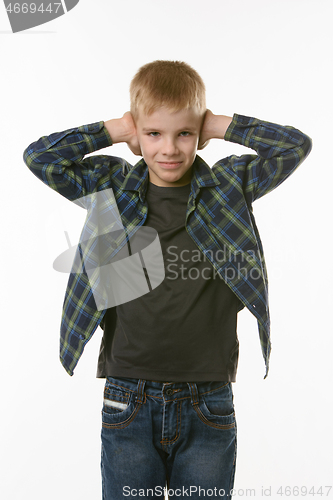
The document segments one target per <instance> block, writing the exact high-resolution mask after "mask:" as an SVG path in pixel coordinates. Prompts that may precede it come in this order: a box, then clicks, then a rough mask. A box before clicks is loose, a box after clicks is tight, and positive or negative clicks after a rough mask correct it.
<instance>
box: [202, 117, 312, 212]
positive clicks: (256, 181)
mask: <svg viewBox="0 0 333 500" xmlns="http://www.w3.org/2000/svg"><path fill="white" fill-rule="evenodd" d="M228 121H229V124H228ZM205 123H206V119H205V122H204V125H203V128H202V132H203V133H204V134H205V135H203V138H204V139H205V140H206V141H207V140H209V139H210V138H221V139H222V138H224V140H226V141H230V142H235V143H238V144H242V145H243V146H247V147H249V148H251V149H254V150H255V151H256V152H257V155H251V154H245V155H242V156H241V157H238V156H234V155H233V156H230V157H228V158H225V159H224V160H220V161H219V162H218V163H217V164H216V167H219V166H220V167H222V168H223V169H224V171H225V173H226V174H227V173H228V171H229V172H230V174H231V176H233V177H234V176H235V175H236V176H237V177H238V180H239V182H238V183H237V184H238V186H237V185H235V187H237V188H238V189H241V190H242V191H243V192H244V194H245V196H246V198H247V201H248V203H250V204H251V203H252V202H253V201H254V200H256V199H258V198H260V197H261V196H263V195H264V194H266V193H268V192H269V191H272V190H273V189H274V188H276V187H277V186H278V185H280V184H281V183H282V182H283V181H284V180H285V179H286V178H287V177H288V176H289V175H290V174H291V173H292V172H293V171H294V170H295V169H296V168H297V167H298V166H299V165H300V164H301V163H302V162H303V161H304V160H305V158H306V157H307V156H308V154H309V153H310V151H311V147H312V141H311V139H310V137H308V136H307V135H305V134H303V133H302V132H300V131H299V130H297V129H295V128H294V127H290V126H282V125H277V124H275V123H270V122H266V121H263V120H258V119H256V118H250V117H247V116H241V115H237V114H234V116H233V118H232V119H231V117H225V116H222V115H213V113H211V111H209V113H208V116H207V127H206V128H205ZM209 136H210V137H209ZM216 167H215V168H216ZM213 168H214V167H213ZM230 180H231V179H230ZM231 182H232V180H231ZM233 184H234V183H233Z"/></svg>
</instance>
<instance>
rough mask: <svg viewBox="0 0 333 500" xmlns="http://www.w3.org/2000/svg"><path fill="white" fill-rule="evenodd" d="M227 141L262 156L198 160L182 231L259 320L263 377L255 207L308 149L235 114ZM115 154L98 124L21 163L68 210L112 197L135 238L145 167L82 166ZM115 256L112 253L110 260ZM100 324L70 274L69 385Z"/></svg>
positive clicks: (44, 143) (299, 138)
mask: <svg viewBox="0 0 333 500" xmlns="http://www.w3.org/2000/svg"><path fill="white" fill-rule="evenodd" d="M225 140H226V141H231V142H235V143H238V144H242V145H244V146H247V147H248V148H251V149H253V150H254V151H255V152H256V154H244V155H242V156H235V155H232V156H229V157H227V158H224V159H222V160H220V161H218V162H217V163H216V164H215V165H214V166H213V167H212V168H210V167H209V166H208V165H207V164H206V163H205V162H204V161H203V160H202V159H201V158H200V157H199V156H196V158H195V161H194V164H193V175H192V180H191V192H190V195H189V199H188V206H187V212H186V222H185V226H186V230H187V232H188V234H189V235H190V236H191V238H192V239H193V241H194V242H195V243H196V245H197V246H198V248H199V249H200V250H201V251H202V252H203V254H204V255H205V256H206V258H207V259H208V260H209V261H210V262H211V264H212V266H213V267H214V268H215V269H216V271H217V272H218V273H219V274H220V276H221V277H222V278H223V279H224V281H225V282H226V283H227V285H228V286H229V287H230V288H231V289H232V290H233V292H234V293H235V294H236V295H237V297H238V298H239V299H240V303H241V305H240V309H242V308H243V307H244V306H245V307H247V308H248V309H249V310H250V311H251V313H252V314H253V315H254V316H255V317H256V319H257V321H258V329H259V337H260V343H261V349H262V353H263V356H264V359H265V364H266V373H265V377H266V376H267V373H268V366H269V356H270V351H271V342H270V320H269V309H268V281H267V272H266V264H265V259H264V254H263V248H262V243H261V240H260V236H259V232H258V229H257V226H256V223H255V219H254V216H253V212H252V204H253V202H254V201H255V200H256V199H258V198H260V197H261V196H263V195H264V194H266V193H268V192H270V191H272V189H274V188H276V187H277V186H278V185H279V184H281V182H283V181H284V180H285V179H286V178H287V177H288V176H289V175H290V174H291V173H292V172H293V171H294V170H295V169H296V167H297V166H298V165H300V163H301V162H302V161H303V160H304V159H305V158H306V157H307V155H308V154H309V152H310V151H311V147H312V142H311V139H310V138H309V137H308V136H306V135H305V134H303V133H302V132H300V131H299V130H297V129H295V128H293V127H290V126H281V125H276V124H274V123H269V122H266V121H263V120H258V119H256V118H250V117H246V116H241V115H237V114H235V115H234V116H233V120H232V122H231V124H230V125H229V127H228V129H227V131H226V134H225ZM111 145H112V139H111V137H110V136H109V134H108V132H107V130H106V128H105V127H104V122H103V121H101V122H97V123H93V124H90V125H84V126H81V127H77V128H72V129H68V130H65V131H64V132H59V133H54V134H51V135H49V136H48V137H46V136H44V137H41V138H40V139H39V140H38V141H36V142H34V143H32V144H31V145H30V146H29V147H28V148H27V149H26V150H25V152H24V161H25V163H26V164H27V166H28V167H29V169H30V170H31V171H32V172H33V173H34V174H35V175H36V176H37V177H39V179H41V180H42V181H43V182H44V183H45V184H47V185H48V186H49V187H51V188H52V189H54V190H55V191H57V192H58V193H60V194H61V195H63V196H65V197H66V198H67V199H69V200H71V201H74V200H79V199H80V198H82V197H84V196H87V195H89V194H93V193H96V192H98V191H101V190H104V189H107V188H112V190H113V193H114V196H115V199H116V203H117V206H118V210H119V213H120V215H121V220H122V223H123V226H124V228H125V230H126V233H127V234H128V236H129V237H131V236H132V235H133V234H134V233H135V232H136V230H137V229H138V228H139V227H140V226H142V225H143V224H144V223H145V220H146V218H147V212H148V206H147V202H146V198H145V196H146V191H147V185H148V167H147V165H146V163H145V161H144V160H143V159H141V160H140V161H139V162H138V163H137V164H136V165H135V166H134V167H133V166H132V165H130V164H129V163H128V162H126V160H124V159H122V158H117V157H114V156H107V155H93V156H90V157H88V158H84V157H85V155H87V154H89V153H92V152H94V151H97V150H99V149H102V148H105V147H108V146H111ZM86 227H88V228H89V220H88V221H86ZM83 231H85V228H84V229H83ZM120 247H121V245H119V248H120ZM119 248H117V245H116V246H115V248H113V249H112V252H113V254H115V253H117V251H118V250H119ZM221 255H223V256H224V258H223V259H221ZM104 314H105V310H98V309H97V307H96V303H95V300H94V296H93V293H92V290H91V287H90V284H89V280H88V277H87V275H86V274H85V273H84V272H80V273H78V272H77V268H75V267H73V269H72V272H71V273H70V276H69V281H68V285H67V289H66V294H65V301H64V305H63V313H62V320H61V329H60V332H61V333H60V360H61V362H62V364H63V366H64V368H65V369H66V371H67V372H68V373H69V374H70V375H73V371H74V368H75V366H76V365H77V363H78V360H79V358H80V357H81V355H82V353H83V350H84V347H85V345H86V344H87V342H88V341H89V340H90V339H91V337H92V335H93V333H94V332H95V330H96V328H97V327H98V325H99V324H100V323H101V321H102V319H103V316H104Z"/></svg>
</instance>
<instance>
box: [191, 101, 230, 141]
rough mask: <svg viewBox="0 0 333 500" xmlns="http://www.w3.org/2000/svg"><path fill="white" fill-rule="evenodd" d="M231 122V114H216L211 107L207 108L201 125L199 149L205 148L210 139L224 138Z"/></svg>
mask: <svg viewBox="0 0 333 500" xmlns="http://www.w3.org/2000/svg"><path fill="white" fill-rule="evenodd" d="M231 122H232V117H231V116H225V115H214V113H212V112H211V110H210V109H207V111H206V114H205V118H204V121H203V124H202V127H201V132H200V137H199V144H198V149H203V148H205V147H206V146H207V144H208V143H209V141H210V139H224V135H225V133H226V131H227V128H228V127H229V125H230V123H231Z"/></svg>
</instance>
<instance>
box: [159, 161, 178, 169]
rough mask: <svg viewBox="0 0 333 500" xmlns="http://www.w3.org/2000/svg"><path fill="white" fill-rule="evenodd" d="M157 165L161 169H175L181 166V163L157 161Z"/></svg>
mask: <svg viewBox="0 0 333 500" xmlns="http://www.w3.org/2000/svg"><path fill="white" fill-rule="evenodd" d="M157 163H158V164H159V166H160V167H162V168H177V167H179V165H181V164H182V162H181V161H158V162H157Z"/></svg>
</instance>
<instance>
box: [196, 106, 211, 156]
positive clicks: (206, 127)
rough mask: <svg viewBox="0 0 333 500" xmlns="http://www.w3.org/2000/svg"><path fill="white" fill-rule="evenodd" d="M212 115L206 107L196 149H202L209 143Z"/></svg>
mask: <svg viewBox="0 0 333 500" xmlns="http://www.w3.org/2000/svg"><path fill="white" fill-rule="evenodd" d="M212 117H214V115H213V113H212V112H211V110H210V109H207V110H206V113H205V117H204V120H203V124H202V127H201V132H200V137H199V144H198V149H204V148H205V147H206V146H207V145H208V144H209V141H210V139H211V136H210V122H211V120H212Z"/></svg>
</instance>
